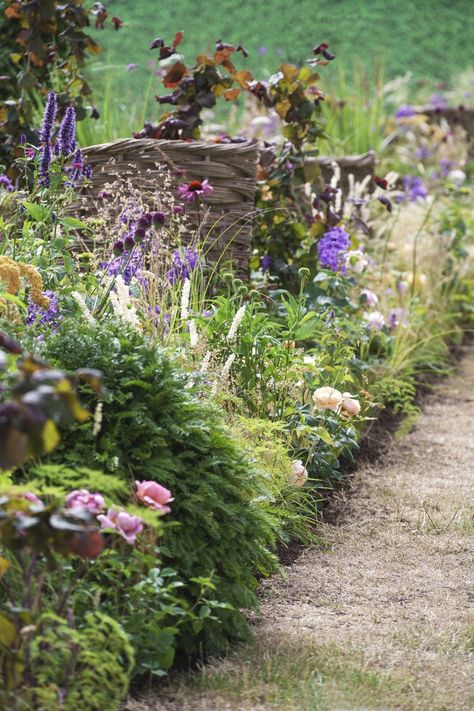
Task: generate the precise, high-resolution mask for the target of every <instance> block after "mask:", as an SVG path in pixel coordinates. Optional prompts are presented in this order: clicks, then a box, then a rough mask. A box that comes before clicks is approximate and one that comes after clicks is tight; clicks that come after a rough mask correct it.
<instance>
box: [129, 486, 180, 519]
mask: <svg viewBox="0 0 474 711" xmlns="http://www.w3.org/2000/svg"><path fill="white" fill-rule="evenodd" d="M135 485H136V487H137V498H138V499H139V501H141V502H142V503H143V504H145V506H148V507H149V508H150V509H152V511H159V512H160V513H162V514H167V513H169V512H170V511H171V508H170V507H169V506H168V505H167V504H169V503H170V502H171V501H174V499H173V498H172V496H171V491H169V489H166V488H165V487H164V486H161V484H158V482H156V481H136V482H135Z"/></svg>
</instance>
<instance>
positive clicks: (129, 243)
mask: <svg viewBox="0 0 474 711" xmlns="http://www.w3.org/2000/svg"><path fill="white" fill-rule="evenodd" d="M123 245H124V247H125V249H126V250H127V252H131V251H132V249H133V248H134V247H135V238H134V237H133V236H132V235H127V236H126V237H125V239H124V241H123Z"/></svg>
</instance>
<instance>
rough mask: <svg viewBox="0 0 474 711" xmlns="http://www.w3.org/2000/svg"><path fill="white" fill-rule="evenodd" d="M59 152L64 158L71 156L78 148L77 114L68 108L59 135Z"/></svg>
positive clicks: (71, 108)
mask: <svg viewBox="0 0 474 711" xmlns="http://www.w3.org/2000/svg"><path fill="white" fill-rule="evenodd" d="M58 142H59V151H60V153H62V154H63V156H68V155H70V154H71V153H72V152H73V151H74V149H75V147H76V112H75V111H74V107H73V106H68V108H67V109H66V113H65V114H64V117H63V120H62V121H61V126H60V127H59V134H58Z"/></svg>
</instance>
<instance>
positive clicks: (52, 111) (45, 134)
mask: <svg viewBox="0 0 474 711" xmlns="http://www.w3.org/2000/svg"><path fill="white" fill-rule="evenodd" d="M57 110H58V103H57V96H56V94H55V93H54V91H52V92H51V93H50V94H48V100H47V102H46V107H45V110H44V114H43V123H42V126H41V132H40V141H41V143H43V144H46V143H50V142H51V136H52V134H53V126H54V122H55V120H56V113H57Z"/></svg>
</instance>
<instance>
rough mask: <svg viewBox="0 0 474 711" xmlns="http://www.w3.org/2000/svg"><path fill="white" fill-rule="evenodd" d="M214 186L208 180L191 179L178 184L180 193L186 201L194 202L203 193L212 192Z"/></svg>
mask: <svg viewBox="0 0 474 711" xmlns="http://www.w3.org/2000/svg"><path fill="white" fill-rule="evenodd" d="M213 191H214V188H213V187H212V185H210V184H209V181H208V180H207V179H206V180H190V181H189V183H181V185H179V186H178V195H179V196H180V198H181V199H182V200H185V201H186V202H194V201H195V200H198V199H199V198H200V197H201V196H202V195H208V194H209V193H212V192H213Z"/></svg>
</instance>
